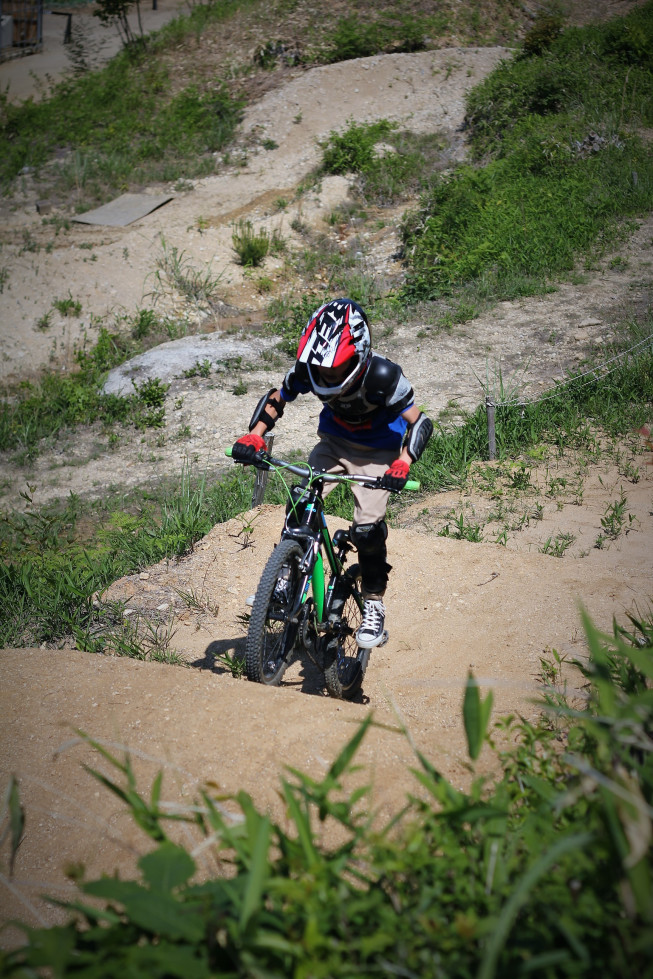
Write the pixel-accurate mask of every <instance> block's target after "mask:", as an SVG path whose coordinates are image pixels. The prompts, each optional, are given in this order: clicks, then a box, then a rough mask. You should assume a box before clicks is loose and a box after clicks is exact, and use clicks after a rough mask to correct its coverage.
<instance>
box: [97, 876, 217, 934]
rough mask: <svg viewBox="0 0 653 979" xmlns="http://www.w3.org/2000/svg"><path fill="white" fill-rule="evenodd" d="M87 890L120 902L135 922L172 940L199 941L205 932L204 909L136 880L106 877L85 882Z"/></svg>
mask: <svg viewBox="0 0 653 979" xmlns="http://www.w3.org/2000/svg"><path fill="white" fill-rule="evenodd" d="M84 892H85V893H86V894H91V895H93V896H94V897H100V898H104V899H105V900H106V901H118V902H119V903H120V904H122V906H123V908H124V910H125V914H126V915H127V917H128V918H129V919H130V920H131V922H132V924H134V925H136V926H137V927H139V928H143V929H144V930H145V931H147V932H151V933H152V934H154V935H159V936H161V937H165V938H169V939H170V940H171V941H175V940H177V939H185V940H186V941H189V942H199V941H201V939H202V938H203V935H204V924H203V919H202V915H201V913H200V909H199V908H198V909H195V908H193V907H192V906H191V905H188V904H182V903H181V902H180V901H177V900H176V899H175V898H174V897H173V896H172V895H170V894H159V893H157V892H155V891H151V890H149V888H145V887H143V886H142V885H141V884H137V883H136V882H135V881H122V880H118V879H117V878H115V877H104V878H102V879H101V880H95V881H90V882H89V883H87V884H85V885H84Z"/></svg>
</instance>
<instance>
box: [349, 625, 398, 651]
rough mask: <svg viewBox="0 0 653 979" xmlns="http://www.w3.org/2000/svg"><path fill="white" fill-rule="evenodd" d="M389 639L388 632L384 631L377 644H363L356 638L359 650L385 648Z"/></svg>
mask: <svg viewBox="0 0 653 979" xmlns="http://www.w3.org/2000/svg"><path fill="white" fill-rule="evenodd" d="M389 638H390V635H389V633H388V630H387V629H384V630H383V635H382V636H379V638H378V639H377V640H376V642H369V643H365V642H361V641H360V640H359V639H358V638H356V642H357V644H358V648H359V649H376V648H377V646H385V644H386V643H387V641H388V639H389Z"/></svg>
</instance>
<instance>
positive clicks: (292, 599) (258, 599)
mask: <svg viewBox="0 0 653 979" xmlns="http://www.w3.org/2000/svg"><path fill="white" fill-rule="evenodd" d="M301 559H302V549H301V547H300V546H299V544H297V543H295V541H291V540H282V541H281V543H280V544H277V546H276V547H275V549H274V551H273V552H272V554H271V555H270V557H269V559H268V563H267V564H266V565H265V568H264V569H263V574H262V575H261V580H260V581H259V584H258V588H257V590H256V595H255V596H254V604H253V606H252V615H251V618H250V620H249V631H248V633H247V652H246V658H245V672H246V673H247V678H248V679H249V680H254V681H255V682H256V683H265V684H267V685H268V686H277V685H278V684H279V683H280V682H281V678H282V676H283V674H284V673H285V671H286V667H287V666H288V664H289V662H290V659H291V655H292V650H293V647H294V645H295V640H296V638H297V623H296V622H294V623H293V622H289V621H288V616H289V615H290V613H291V612H292V609H293V608H294V606H295V605H296V603H297V598H298V597H299V595H298V591H299V588H300V586H301V572H300V567H299V565H300V561H301Z"/></svg>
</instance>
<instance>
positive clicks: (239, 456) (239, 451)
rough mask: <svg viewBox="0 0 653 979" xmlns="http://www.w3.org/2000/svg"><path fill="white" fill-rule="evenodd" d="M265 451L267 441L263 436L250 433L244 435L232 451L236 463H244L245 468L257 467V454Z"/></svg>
mask: <svg viewBox="0 0 653 979" xmlns="http://www.w3.org/2000/svg"><path fill="white" fill-rule="evenodd" d="M264 450H265V439H264V438H263V437H262V436H261V435H255V434H254V433H253V432H250V433H249V434H248V435H243V436H242V438H239V439H238V441H237V442H234V444H233V447H232V449H231V458H232V459H234V460H235V461H236V462H242V464H243V465H244V466H251V465H256V463H257V461H258V460H257V458H256V453H257V452H261V451H264Z"/></svg>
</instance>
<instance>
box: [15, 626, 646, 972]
mask: <svg viewBox="0 0 653 979" xmlns="http://www.w3.org/2000/svg"><path fill="white" fill-rule="evenodd" d="M583 626H584V631H585V639H586V644H587V648H588V652H589V656H588V657H584V660H583V662H579V663H576V664H574V666H573V667H572V665H571V664H565V663H564V658H563V657H561V656H560V655H559V654H558V653H557V652H556V651H555V650H554V651H553V652H552V661H551V662H549V661H548V660H543V661H542V676H541V680H542V682H543V684H546V686H545V687H544V692H543V694H542V696H541V697H540V698H539V701H538V704H539V707H540V711H541V713H540V716H539V717H538V718H537V720H534V721H527V720H524V719H523V718H515V717H510V718H501V719H499V720H498V721H496V723H495V726H494V728H493V729H489V720H490V710H491V706H492V692H491V691H490V692H489V693H487V694H486V695H485V696H484V697H482V696H481V693H480V689H479V686H478V683H477V681H476V679H475V678H474V677H473V675H472V674H471V673H470V674H469V676H468V679H467V683H466V684H465V685H464V691H463V690H461V694H462V697H461V699H462V717H463V724H464V729H465V734H466V738H467V745H468V753H469V763H468V766H469V771H470V776H471V777H470V779H469V780H468V787H467V788H460V787H458V786H457V785H454V784H453V782H452V781H450V780H449V779H448V778H446V777H445V775H444V774H443V773H442V772H441V771H440V770H439V769H438V767H437V765H436V764H434V762H433V761H431V760H430V759H428V758H427V757H425V755H424V754H423V753H422V752H420V751H419V750H418V749H417V747H416V746H414V744H413V742H412V740H411V741H410V742H409V743H410V744H411V746H412V747H413V753H414V758H413V766H412V770H413V774H414V777H415V791H413V792H410V793H409V794H408V795H407V796H406V798H405V800H404V803H405V804H404V806H403V807H402V808H401V809H400V810H399V811H398V812H393V813H391V814H390V815H389V816H388V817H386V816H383V817H380V816H378V815H377V816H376V818H375V817H374V813H373V810H372V806H371V801H370V798H369V786H368V785H366V784H365V783H364V782H362V778H361V772H360V766H358V765H356V760H357V752H358V749H359V747H360V744H361V742H362V741H363V739H364V738H365V736H366V735H367V736H368V737H369V736H370V735H369V733H368V732H369V731H370V729H371V727H372V726H373V723H374V722H373V718H372V715H371V714H370V715H369V716H368V717H367V718H366V719H365V720H364V721H363V723H362V724H360V726H359V727H358V729H357V730H355V731H354V733H353V735H352V737H351V739H350V740H349V742H348V743H347V744H345V746H344V747H343V748H342V750H341V751H340V753H339V754H338V755H337V757H336V758H335V759H334V760H333V762H332V763H331V765H330V766H329V768H328V770H327V771H326V773H325V774H324V775H323V776H322V777H317V778H316V776H315V773H314V772H311V773H310V774H304V773H302V772H300V771H297V770H291V771H289V772H287V773H285V774H284V775H283V776H282V777H281V779H280V786H279V793H280V797H281V801H282V803H283V809H284V815H283V817H282V819H280V820H279V821H277V820H276V819H275V818H274V816H273V815H271V814H270V813H269V811H267V812H266V811H262V810H260V809H258V808H257V806H256V805H255V803H254V801H253V799H252V797H251V796H250V795H249V794H248V793H246V792H245V791H241V792H238V793H237V794H234V795H233V796H231V797H230V798H229V802H230V812H234V811H236V812H237V813H238V816H239V817H240V818H239V819H238V818H237V819H234V818H233V817H232V816H231V815H228V814H226V813H225V809H224V806H223V803H224V801H225V799H224V796H217V795H216V792H215V786H214V785H210V786H209V785H207V786H206V787H204V788H203V789H202V790H201V791H200V792H199V793H198V796H197V798H196V799H194V800H193V802H192V804H190V805H188V806H187V807H183V808H180V807H176V808H175V809H174V810H173V811H171V810H170V808H169V807H168V806H166V805H164V804H163V803H162V801H161V799H162V798H165V796H163V795H162V792H163V773H159V775H158V776H157V777H156V779H155V780H154V782H153V784H152V786H151V787H150V788H149V790H148V791H147V792H144V791H143V789H142V788H141V787H140V786H139V784H138V782H137V779H136V775H135V772H134V768H133V765H132V761H131V758H130V757H129V754H125V756H124V758H123V757H118V756H116V755H115V754H113V753H112V752H113V749H112V748H110V746H107V745H106V744H103V743H101V742H98V741H94V740H93V739H91V738H90V737H87V736H84V737H85V740H86V742H87V745H88V747H90V748H91V749H93V750H94V753H95V755H96V756H97V759H98V762H97V763H96V765H97V767H94V766H90V767H89V768H88V769H87V772H88V774H89V775H90V776H93V777H95V778H96V779H97V780H98V781H99V782H100V783H101V785H102V787H103V789H104V791H109V792H111V793H113V794H114V795H115V796H116V797H118V798H119V799H120V802H121V805H122V806H124V807H125V809H126V810H127V812H128V813H129V815H130V816H131V818H132V820H133V821H134V823H135V825H137V826H138V827H139V828H140V830H141V831H143V832H144V833H145V834H146V836H147V837H148V838H149V842H150V846H149V848H148V850H147V852H146V853H145V854H144V855H143V856H141V857H140V859H138V861H137V868H133V869H132V871H131V872H129V873H126V875H125V878H124V879H123V878H121V877H120V876H118V875H117V874H116V875H112V876H103V877H101V878H98V879H87V878H85V876H84V871H83V868H82V869H80V870H79V871H78V872H77V874H76V880H77V883H78V886H79V889H80V891H81V896H80V898H78V899H77V900H75V901H72V902H70V903H66V902H64V903H63V906H64V908H65V909H66V910H67V912H68V918H67V920H66V921H64V923H62V924H60V925H58V926H55V927H52V928H44V927H40V928H36V929H29V930H28V929H26V935H25V939H26V941H25V944H24V945H23V946H22V947H20V948H17V949H15V950H13V951H9V952H0V972H1V973H2V975H3V976H7V977H10V976H25V975H32V974H34V975H36V974H37V973H40V972H41V971H42V970H43V968H44V967H48V966H49V967H51V968H52V971H53V974H56V975H62V976H63V975H72V974H74V973H79V974H82V973H83V975H85V976H88V977H90V979H96V977H97V979H100V977H102V976H108V975H112V976H113V975H116V974H118V973H120V972H125V973H127V974H130V975H138V976H140V975H148V976H162V977H163V976H167V977H168V976H169V977H180V979H187V977H188V976H193V977H196V979H204V977H206V979H209V977H210V976H234V977H236V976H238V977H246V976H293V977H299V976H314V977H316V979H317V977H323V979H327V977H329V979H350V977H352V976H378V977H381V976H388V975H403V976H410V977H412V976H420V977H427V979H449V977H472V976H473V977H476V979H498V977H500V976H533V975H534V976H541V977H545V979H554V977H555V979H572V977H585V976H587V977H589V976H595V975H598V974H600V975H606V976H623V975H630V976H632V977H634V979H646V977H648V976H650V973H651V970H650V965H651V956H652V955H653V929H652V928H651V925H652V923H653V874H652V871H651V868H652V866H653V863H652V861H651V857H652V856H653V845H652V842H651V840H652V836H651V811H652V810H651V803H652V802H653V766H652V765H651V760H652V755H651V733H652V732H653V697H652V691H651V680H652V679H653V658H652V655H651V654H652V652H653V621H652V619H651V616H650V614H649V615H638V616H633V617H631V618H630V619H629V622H628V624H627V626H619V625H617V624H616V623H615V627H614V630H613V634H612V635H605V634H602V633H600V632H599V631H598V630H597V629H596V627H595V626H594V625H593V623H592V622H591V620H590V619H589V617H588V616H587V615H585V614H583ZM572 670H573V672H572ZM563 671H564V672H563ZM567 677H570V678H572V680H573V681H575V682H577V683H582V684H583V685H584V690H585V692H586V694H587V697H586V699H584V700H583V702H582V703H581V704H580V705H576V704H572V703H571V702H570V701H569V700H568V698H567V697H566V696H565V692H564V691H565V686H564V684H565V683H566V680H567ZM386 734H387V730H386ZM396 736H397V737H398V738H400V737H402V736H404V737H408V738H410V733H409V732H407V731H405V730H403V729H401V728H398V729H397V731H396ZM495 742H496V744H495ZM481 752H483V753H484V757H485V760H487V761H488V762H489V763H490V765H491V767H492V770H493V771H494V772H495V774H494V775H493V776H492V777H491V778H490V777H484V776H481V775H479V774H478V773H477V770H476V768H475V765H474V761H475V759H477V758H478V757H479V755H480V754H481ZM100 769H101V770H100ZM365 777H367V773H365ZM456 781H457V782H459V781H460V778H459V777H458V778H457V779H456ZM5 810H6V820H7V829H8V832H7V837H8V841H9V842H8V853H9V857H8V862H9V864H10V866H11V865H12V864H13V861H14V858H15V856H16V854H17V852H18V848H19V846H20V843H21V840H22V837H23V834H24V830H25V826H26V825H28V824H29V818H30V813H29V810H28V811H27V813H25V812H24V810H23V807H22V805H21V801H20V788H19V785H18V783H17V781H16V780H10V782H9V785H8V786H7V792H6V795H5ZM327 826H328V827H330V828H331V829H332V830H334V831H335V832H333V833H332V838H335V841H336V842H334V843H332V844H331V845H328V844H326V843H325V842H324V835H323V834H324V829H325V827H327ZM180 841H181V842H180ZM196 849H197V851H198V852H199V850H200V849H201V851H202V853H203V856H204V862H203V863H202V864H201V869H200V867H198V864H197V863H196V859H195V857H194V856H193V855H192V854H193V852H194V851H195V850H196ZM209 856H210V857H211V858H212V859H211V861H210V863H208V864H207V862H206V858H207V857H209ZM207 866H208V867H217V868H219V870H213V871H212V870H209V871H208V872H207Z"/></svg>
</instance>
